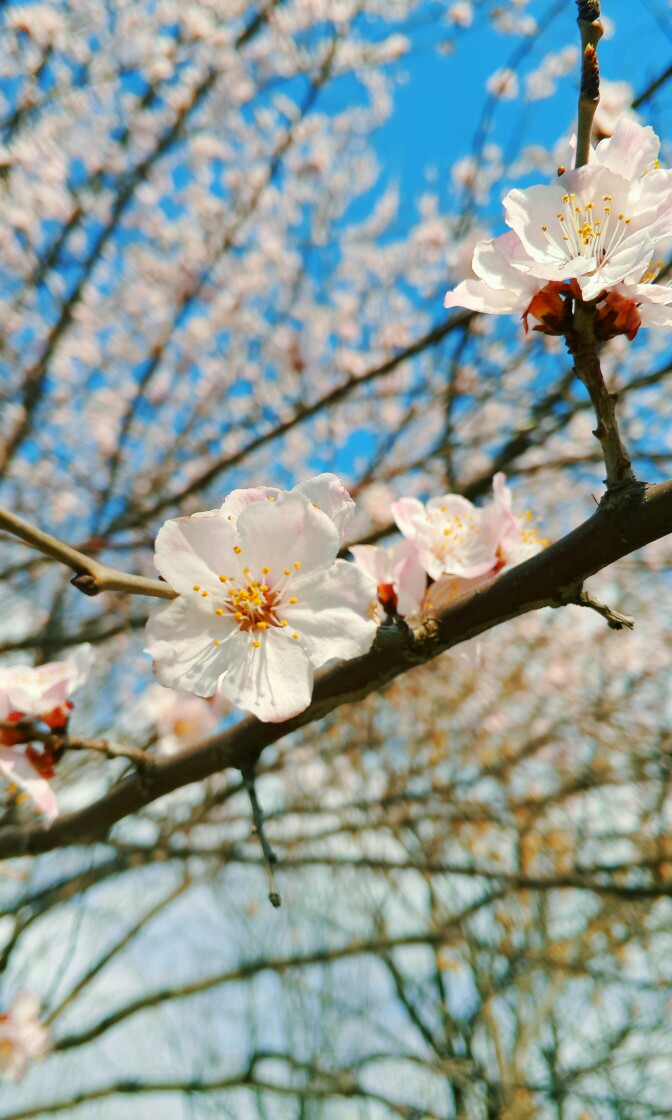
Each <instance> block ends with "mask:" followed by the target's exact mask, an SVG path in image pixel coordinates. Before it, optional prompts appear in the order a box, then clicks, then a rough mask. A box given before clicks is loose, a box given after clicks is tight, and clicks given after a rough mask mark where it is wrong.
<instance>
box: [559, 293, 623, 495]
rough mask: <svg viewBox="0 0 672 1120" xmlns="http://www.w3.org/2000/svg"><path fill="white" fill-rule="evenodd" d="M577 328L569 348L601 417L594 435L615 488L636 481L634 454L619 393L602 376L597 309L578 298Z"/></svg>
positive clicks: (609, 483)
mask: <svg viewBox="0 0 672 1120" xmlns="http://www.w3.org/2000/svg"><path fill="white" fill-rule="evenodd" d="M573 327H574V329H573V331H572V333H571V334H570V335H569V336H568V338H567V349H568V350H569V352H570V354H572V356H573V358H574V372H575V374H576V376H577V377H578V378H579V380H580V381H582V382H583V384H584V385H585V386H586V389H587V390H588V393H589V395H590V399H591V401H592V403H593V408H594V409H595V415H596V417H597V428H596V429H595V431H594V433H593V434H594V435H595V437H596V438H597V439H599V441H600V444H601V445H602V455H603V456H604V464H605V466H606V468H607V477H606V480H605V481H606V484H607V490H615V489H617V488H618V487H621V486H627V485H628V484H629V483H631V482H636V479H635V475H634V473H633V470H632V466H631V464H630V456H629V455H628V452H627V451H626V449H625V446H624V444H623V442H622V440H621V437H620V434H619V431H618V424H617V422H616V401H617V399H618V398H617V396H616V394H615V393H610V392H609V390H608V389H607V386H606V385H605V382H604V377H603V376H602V369H601V366H600V358H599V354H598V342H597V339H596V338H595V308H594V307H591V306H590V305H589V304H585V303H582V302H581V301H580V300H577V301H576V304H575V308H574V323H573Z"/></svg>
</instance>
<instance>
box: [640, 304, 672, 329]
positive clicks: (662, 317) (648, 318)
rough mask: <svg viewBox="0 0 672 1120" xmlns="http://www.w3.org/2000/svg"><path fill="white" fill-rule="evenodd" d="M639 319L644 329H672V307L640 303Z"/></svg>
mask: <svg viewBox="0 0 672 1120" xmlns="http://www.w3.org/2000/svg"><path fill="white" fill-rule="evenodd" d="M639 317H640V319H641V321H642V326H644V327H672V307H661V306H660V304H657V305H656V304H653V303H640V305H639Z"/></svg>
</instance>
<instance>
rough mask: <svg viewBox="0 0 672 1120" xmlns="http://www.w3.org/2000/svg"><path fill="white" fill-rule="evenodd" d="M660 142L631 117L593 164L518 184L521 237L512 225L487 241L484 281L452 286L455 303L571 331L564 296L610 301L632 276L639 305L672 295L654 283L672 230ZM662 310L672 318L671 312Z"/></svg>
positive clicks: (671, 176) (515, 222) (671, 180)
mask: <svg viewBox="0 0 672 1120" xmlns="http://www.w3.org/2000/svg"><path fill="white" fill-rule="evenodd" d="M659 147H660V142H659V140H658V138H657V136H656V135H655V133H654V132H653V129H651V128H648V127H647V128H644V127H642V126H641V125H639V124H637V123H636V122H635V121H633V120H630V119H625V118H624V119H621V120H620V121H619V122H618V124H617V126H616V128H615V130H614V134H613V136H612V137H610V138H608V139H606V140H602V141H601V143H600V144H598V146H597V148H596V149H595V150H594V151H593V152H592V154H591V160H590V163H589V164H588V165H586V166H585V167H579V168H577V169H575V170H573V171H566V172H564V173H563V174H562V176H561V177H560V178H559V179H558V181H557V183H556V184H553V185H550V186H534V187H529V188H527V189H526V190H512V191H510V192H509V194H508V195H507V196H506V198H505V199H504V209H505V212H506V221H507V224H508V225H509V226H510V227H511V230H512V233H513V234H514V235H515V237H516V239H517V241H514V240H513V238H512V236H511V234H505V235H504V236H503V237H498V238H495V239H494V241H490V242H481V243H480V244H479V245H478V246H477V247H476V250H475V253H474V271H475V272H476V274H477V275H478V276H479V278H480V281H469V280H467V281H465V282H464V283H462V284H460V285H458V287H457V288H456V289H455V290H454V291H451V292H448V294H447V296H446V306H447V307H452V306H456V305H457V306H464V307H470V308H472V309H473V310H483V311H486V312H491V313H495V314H497V313H502V312H506V311H507V310H511V311H517V310H522V311H523V313H524V314H532V315H534V316H535V317H537V318H539V319H540V320H541V323H542V326H541V328H540V329H542V330H546V331H547V333H565V331H566V326H567V320H566V319H564V316H563V300H564V298H567V300H568V301H569V302H570V303H571V300H572V299H580V300H585V301H590V300H604V299H605V298H606V297H607V295H608V293H609V292H610V291H612V290H614V289H616V288H618V287H619V285H625V288H626V289H627V293H622V294H623V296H624V298H626V299H629V300H631V301H632V302H633V303H634V304H635V305H636V306H639V305H640V304H649V305H653V304H656V305H659V304H666V303H667V302H671V301H672V297H670V295H669V293H668V289H666V288H663V287H662V286H661V287H660V288H658V289H655V288H654V286H653V283H652V282H653V281H654V280H655V278H656V276H657V273H658V270H659V267H660V265H659V264H654V254H655V251H656V246H657V245H658V244H659V243H660V242H662V241H663V240H664V239H665V238H667V237H669V236H670V235H672V172H670V171H664V170H662V169H661V168H660V167H658V163H657V155H658V150H659ZM516 273H520V277H521V278H520V280H516V277H515V274H516ZM661 293H665V294H661ZM528 297H529V298H528ZM526 300H527V304H526V303H525V301H526ZM533 301H536V304H535V303H534V302H533ZM540 310H541V314H539V311H540ZM652 316H653V319H656V318H657V319H658V323H657V324H656V325H667V323H668V318H667V313H660V312H658V314H657V315H656V313H655V312H653V313H652ZM661 319H662V320H663V323H662V324H660V320H661ZM642 321H645V320H644V318H642ZM624 333H625V332H624ZM605 337H608V336H605ZM631 337H632V336H631Z"/></svg>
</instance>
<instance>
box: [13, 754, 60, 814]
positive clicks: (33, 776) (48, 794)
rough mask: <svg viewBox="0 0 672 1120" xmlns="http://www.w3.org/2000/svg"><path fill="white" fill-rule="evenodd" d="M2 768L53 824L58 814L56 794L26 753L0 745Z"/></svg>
mask: <svg viewBox="0 0 672 1120" xmlns="http://www.w3.org/2000/svg"><path fill="white" fill-rule="evenodd" d="M0 770H1V771H2V773H3V774H4V775H5V777H6V778H8V779H9V781H10V782H13V783H14V785H17V786H18V787H19V788H20V789H22V790H23V791H24V792H25V793H27V794H28V797H29V798H30V800H31V801H32V802H33V804H34V805H35V806H36V807H37V808H38V809H39V810H40V812H41V813H44V815H45V817H46V818H47V820H48V821H49V823H50V824H51V822H52V821H54V820H55V819H56V817H57V816H58V802H57V800H56V794H55V793H54V791H53V789H52V788H51V786H50V785H49V782H47V781H45V780H44V778H41V777H40V775H39V774H38V773H37V770H35V769H34V768H33V767H32V766H31V764H30V762H29V761H28V759H27V758H26V757H25V755H23V754H20V753H19V752H18V751H14V750H9V749H8V748H7V747H0Z"/></svg>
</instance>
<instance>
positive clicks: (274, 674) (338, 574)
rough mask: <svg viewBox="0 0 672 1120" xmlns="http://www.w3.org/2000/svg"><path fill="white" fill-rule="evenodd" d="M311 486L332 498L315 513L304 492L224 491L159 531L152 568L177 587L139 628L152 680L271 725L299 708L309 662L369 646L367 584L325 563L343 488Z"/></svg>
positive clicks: (340, 563) (340, 515) (351, 570)
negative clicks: (216, 502)
mask: <svg viewBox="0 0 672 1120" xmlns="http://www.w3.org/2000/svg"><path fill="white" fill-rule="evenodd" d="M321 477H324V476H321ZM327 477H328V478H329V476H327ZM331 478H332V479H333V478H334V476H331ZM312 481H313V483H315V484H316V487H317V490H318V494H317V496H319V497H320V498H321V499H322V500H324V499H325V495H326V496H328V495H331V496H332V497H334V495H336V498H337V499H338V500H337V501H335V502H334V504H333V505H332V506H331V507H330V510H329V513H330V514H331V516H330V515H329V513H327V512H323V511H322V510H321V509H318V508H317V505H316V502H315V496H316V492H315V490H314V489H313V490H310V488H309V491H310V492H309V493H308V494H306V493H301V492H299V491H298V490H294V491H287V492H281V493H276V492H264V493H260V492H259V491H255V493H256V496H255V498H254V499H253V500H252V501H249V500H247V501H246V500H245V497H244V495H245V493H246V492H245V491H243V492H242V495H243V497H241V492H240V491H238V492H235V491H234V495H232V496H231V498H235V501H231V499H229V504H228V505H227V502H225V503H224V505H223V506H222V508H221V510H219V511H211V512H210V513H208V514H207V515H206V516H199V515H195V516H192V517H181V518H177V519H176V520H174V521H168V522H166V524H165V525H164V526H163V528H162V529H161V530H160V532H159V534H158V537H157V539H156V551H155V562H156V566H157V568H158V570H159V572H160V573H161V575H162V576H164V578H165V579H166V580H167V581H168V582H169V583H170V584H171V586H172V587H174V589H175V590H176V591H177V592H178V598H177V599H175V600H173V601H172V602H170V603H166V604H162V605H161V606H160V607H158V608H157V609H155V610H154V611H153V613H152V615H151V616H150V619H149V622H148V624H147V652H148V653H150V654H151V655H152V657H153V658H154V668H155V672H156V675H157V677H158V679H159V681H160V682H161V683H162V684H164V685H167V686H168V687H169V688H177V689H184V690H185V691H187V692H194V693H196V695H197V696H212V695H213V694H214V693H215V692H220V693H221V694H222V695H223V696H225V697H227V698H228V699H229V700H230V701H231V702H232V703H233V704H236V705H238V706H239V707H241V708H244V709H245V710H246V711H249V712H252V713H253V714H254V715H256V716H257V717H258V718H259V719H261V720H265V721H269V722H280V721H282V720H285V719H289V718H290V717H291V716H294V715H296V714H298V712H301V711H303V710H304V708H306V707H307V706H308V704H309V703H310V699H311V695H312V687H313V673H314V670H315V669H316V668H317V667H319V666H320V665H323V664H324V663H325V662H326V661H329V660H331V659H332V658H351V657H357V656H359V655H360V654H363V653H366V651H367V650H368V649H369V647H370V646H371V643H372V641H373V637H374V634H375V630H376V626H375V623H374V622H373V620H372V619H371V618H370V608H371V604H372V601H374V600H375V585H374V583H373V581H372V580H371V579H370V578H369V577H368V576H366V575H365V574H364V572H362V571H361V569H359V568H358V567H357V566H356V565H355V564H349V563H347V562H346V561H344V560H338V559H337V553H338V549H339V546H340V543H341V541H340V534H339V526H338V524H337V522H338V521H340V523H341V525H340V527H341V529H342V528H343V522H344V520H345V519H346V518H345V517H344V513H345V514H347V512H348V511H347V508H345V507H346V505H347V503H346V500H345V498H344V497H343V494H345V491H343V492H342V493H341V494H340V496H339V495H338V494H337V493H336V487H335V485H331V484H330V483H325V484H323V483H319V482H316V480H312ZM306 485H307V484H306ZM349 501H350V499H349V498H347V502H349ZM227 510H228V512H227Z"/></svg>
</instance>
